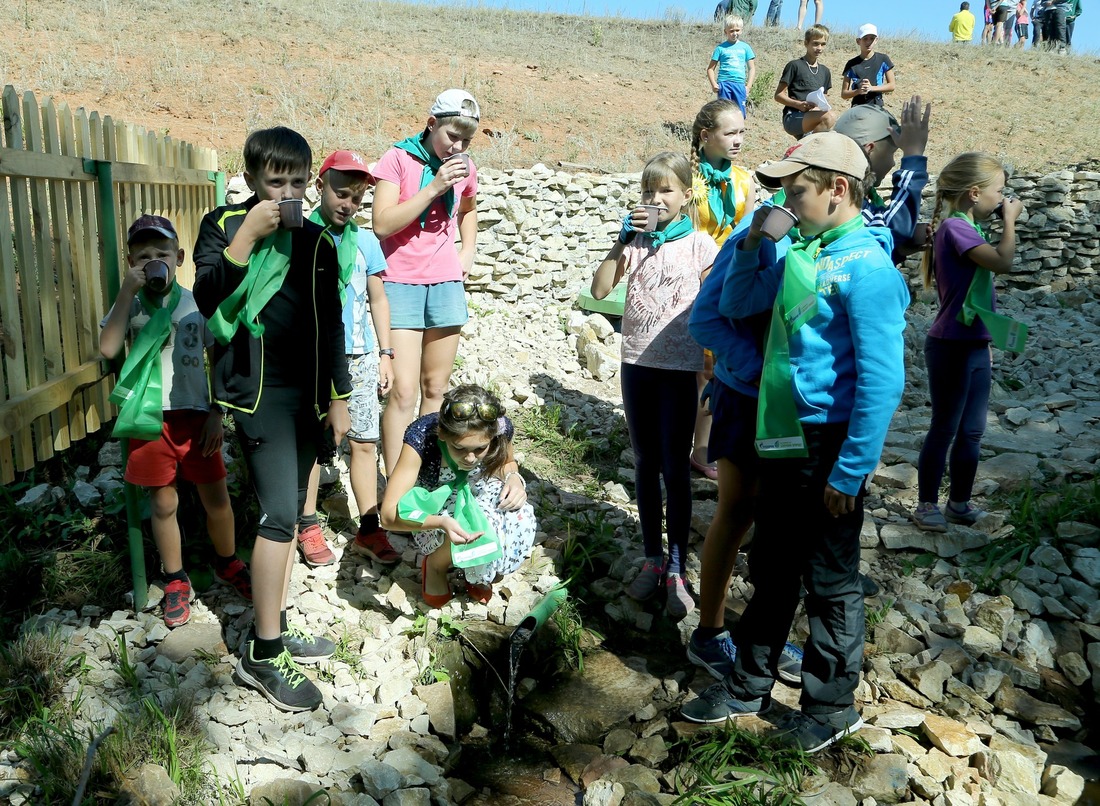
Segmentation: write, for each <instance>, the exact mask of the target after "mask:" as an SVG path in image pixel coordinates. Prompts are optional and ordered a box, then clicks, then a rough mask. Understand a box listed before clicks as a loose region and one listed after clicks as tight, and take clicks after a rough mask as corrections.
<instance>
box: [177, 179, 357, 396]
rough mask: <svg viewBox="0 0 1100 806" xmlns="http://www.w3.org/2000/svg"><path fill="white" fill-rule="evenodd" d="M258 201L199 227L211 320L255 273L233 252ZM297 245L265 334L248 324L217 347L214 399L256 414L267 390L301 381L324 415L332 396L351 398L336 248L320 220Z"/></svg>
mask: <svg viewBox="0 0 1100 806" xmlns="http://www.w3.org/2000/svg"><path fill="white" fill-rule="evenodd" d="M257 201H258V199H257V198H256V197H255V196H252V197H250V198H249V199H247V200H246V201H245V202H243V203H241V204H230V205H226V206H224V207H218V208H217V209H215V210H212V211H211V212H209V213H207V214H206V215H205V216H204V217H203V219H202V224H201V225H200V226H199V237H198V240H197V241H196V242H195V287H194V289H193V293H194V296H195V303H196V304H197V305H198V307H199V310H200V311H201V312H202V314H203V316H205V317H207V318H210V316H212V315H213V313H214V311H215V310H217V307H218V305H220V304H221V303H222V301H224V300H225V299H226V297H228V296H229V295H230V294H231V293H232V292H233V291H234V290H235V289H236V288H237V286H238V285H240V283H241V281H242V280H243V279H244V276H245V274H246V273H247V271H248V266H247V265H241V264H238V263H236V262H235V261H234V260H232V259H231V258H230V257H229V255H228V254H227V253H226V249H227V247H228V246H229V244H230V242H231V241H232V240H233V236H234V235H236V233H237V231H238V230H239V229H240V228H241V224H243V223H244V218H245V215H246V214H247V213H248V211H249V210H251V209H252V208H253V207H254V206H255V205H256V204H257ZM291 243H292V249H291V256H290V268H289V270H288V271H287V276H286V279H285V280H284V281H283V285H282V287H281V288H280V289H279V291H278V292H276V294H275V296H274V297H272V298H271V300H270V301H269V302H268V303H267V304H266V305H265V306H264V308H263V310H262V311H261V312H260V315H259V321H260V323H261V324H263V326H264V332H263V334H262V335H261V336H260V337H259V338H253V337H252V335H251V334H250V333H249V332H248V330H247V329H246V328H244V327H241V328H238V330H237V332H236V334H235V335H234V336H233V339H232V340H231V341H230V342H229V344H228V345H226V346H224V347H223V346H221V345H218V346H216V347H215V349H214V350H213V354H212V362H213V366H212V371H211V385H212V387H213V389H212V396H213V398H214V400H216V401H217V402H218V403H220V404H221V405H223V406H226V407H228V408H232V409H237V410H240V411H245V412H252V411H255V410H256V408H257V407H258V406H259V403H260V398H261V394H262V390H263V388H264V387H266V386H284V387H286V386H293V387H298V388H301V389H302V390H303V391H304V392H306V393H307V394H310V393H312V401H313V406H314V411H315V412H316V414H317V416H318V417H321V416H322V415H323V414H324V413H325V412H326V411H328V404H329V400H332V399H337V398H346V397H348V396H350V395H351V377H350V375H349V374H348V365H347V358H346V356H345V355H344V325H343V321H342V319H341V315H340V314H341V308H340V292H339V288H338V283H339V271H338V268H337V262H336V248H335V247H334V246H333V242H332V239H331V238H330V237H329V236H328V235H326V234H324V229H323V228H322V227H321V226H319V225H317V224H314V223H313V222H312V221H306V222H305V226H304V227H302V228H301V229H299V230H295V231H294V232H293V238H292V241H291Z"/></svg>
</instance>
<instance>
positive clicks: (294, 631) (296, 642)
mask: <svg viewBox="0 0 1100 806" xmlns="http://www.w3.org/2000/svg"><path fill="white" fill-rule="evenodd" d="M283 646H284V647H285V648H286V651H287V652H289V653H290V657H292V658H293V659H294V661H295V663H302V664H310V663H320V662H321V661H323V660H327V659H328V658H331V657H332V654H333V653H334V652H335V651H336V644H334V643H333V642H332V641H330V640H329V639H327V638H324V637H319V636H315V635H310V634H309V633H307V632H306V631H305V630H301V629H299V628H297V627H294V626H288V627H287V628H286V629H285V630H284V631H283Z"/></svg>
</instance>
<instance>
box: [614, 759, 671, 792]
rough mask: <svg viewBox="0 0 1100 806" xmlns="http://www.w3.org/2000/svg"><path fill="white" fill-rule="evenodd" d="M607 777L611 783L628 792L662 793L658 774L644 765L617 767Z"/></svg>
mask: <svg viewBox="0 0 1100 806" xmlns="http://www.w3.org/2000/svg"><path fill="white" fill-rule="evenodd" d="M606 777H607V780H609V781H616V782H618V783H620V784H622V785H623V786H624V787H626V789H627V791H631V790H638V791H639V792H647V793H649V794H651V795H656V794H657V793H659V792H660V791H661V782H660V781H658V780H657V773H656V772H655V771H654V770H651V769H649V768H648V767H646V766H643V765H642V764H631V765H629V766H626V767H622V766H619V767H615V768H614V769H613V770H612V771H611V772H609V773H608V774H607V776H606Z"/></svg>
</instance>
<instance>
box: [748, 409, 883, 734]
mask: <svg viewBox="0 0 1100 806" xmlns="http://www.w3.org/2000/svg"><path fill="white" fill-rule="evenodd" d="M805 433H806V443H807V447H808V448H809V453H810V455H809V457H808V458H806V459H763V460H761V462H760V497H759V499H758V500H757V506H756V535H755V537H754V538H753V541H752V549H751V551H750V553H749V571H750V573H751V574H752V584H753V586H754V588H755V592H754V593H753V596H752V599H750V600H749V603H748V606H747V607H746V608H745V613H744V615H743V616H742V617H741V622H740V624H739V625H738V630H737V663H736V666H735V668H734V673H733V677H732V678H730V679H728V680H727V683H728V684H729V687H730V689H731V690H732V691H733V693H734V695H735V696H737V697H739V698H741V699H746V700H754V699H758V698H760V697H763V696H765V695H767V694H768V693H769V692H770V691H771V688H772V684H773V683H774V682H775V668H776V664H777V663H778V661H779V656H780V653H781V652H782V651H783V644H784V643H785V642H786V640H787V633H788V632H789V631H790V628H791V623H792V622H793V621H794V613H795V608H796V607H797V606H798V600H799V593H800V591H801V587H802V586H803V585H805V587H806V614H807V616H808V617H809V621H810V638H809V641H807V642H806V646H805V657H804V658H803V662H802V710H803V711H804V712H806V713H813V714H829V713H834V712H836V711H841V710H844V709H846V708H848V707H849V706H851V705H853V704H854V702H855V690H856V685H857V684H858V683H859V672H860V667H861V666H862V664H863V629H864V614H863V591H862V589H861V587H860V582H859V533H860V529H861V528H862V526H863V491H862V489H861V490H860V493H859V495H858V496H857V497H856V506H855V509H854V510H853V511H852V512H850V513H849V514H847V515H842V516H840V517H839V518H834V517H833V516H832V515H830V514H829V511H828V510H827V509H826V508H825V503H824V495H825V485H826V484H827V483H828V479H829V474H830V473H831V472H832V469H833V465H834V464H835V463H836V459H837V456H838V455H839V453H840V447H841V445H842V444H843V443H844V439H845V437H846V436H847V434H848V424H847V423H835V424H829V425H821V426H808V427H806V429H805Z"/></svg>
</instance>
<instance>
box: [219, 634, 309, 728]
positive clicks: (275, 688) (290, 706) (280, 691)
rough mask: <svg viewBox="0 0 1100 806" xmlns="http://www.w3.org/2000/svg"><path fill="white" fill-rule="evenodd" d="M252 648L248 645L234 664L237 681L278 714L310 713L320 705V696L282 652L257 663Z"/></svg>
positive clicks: (287, 655) (252, 644)
mask: <svg viewBox="0 0 1100 806" xmlns="http://www.w3.org/2000/svg"><path fill="white" fill-rule="evenodd" d="M254 646H255V644H254V643H253V642H252V641H249V642H248V644H247V645H246V647H245V651H244V653H243V654H242V656H241V659H240V660H239V661H237V670H236V671H237V677H238V678H239V679H240V681H241V682H242V683H244V684H245V685H248V686H251V687H252V688H254V689H256V690H257V691H259V692H260V693H261V694H263V695H264V696H265V697H267V699H268V700H269V701H270V702H271V704H272V705H274V706H275V707H276V708H278V709H280V710H282V711H312V710H313V709H314V708H316V707H317V706H318V705H320V704H321V702H322V697H321V692H320V691H319V690H318V689H317V686H315V685H314V684H313V681H312V680H310V679H308V678H307V677H306V676H305V675H304V674H302V671H301V669H299V668H298V666H297V664H295V663H294V660H293V659H292V658H291V657H290V653H289V652H287V651H286V650H285V649H284V650H283V652H282V654H281V655H279V656H278V657H275V658H268V659H266V660H257V659H255V658H254V657H253V656H252V649H253V647H254Z"/></svg>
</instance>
